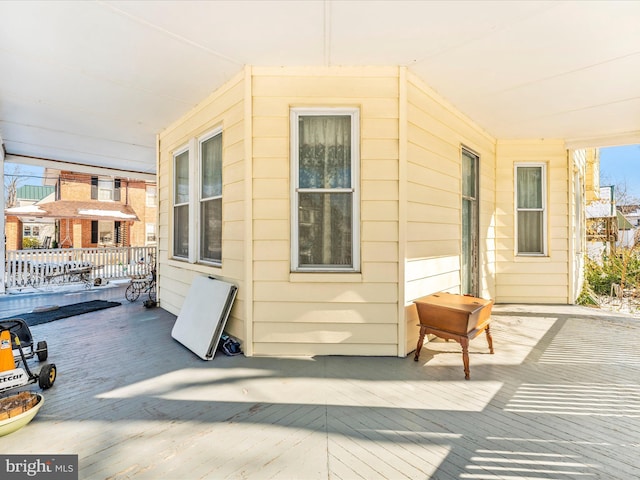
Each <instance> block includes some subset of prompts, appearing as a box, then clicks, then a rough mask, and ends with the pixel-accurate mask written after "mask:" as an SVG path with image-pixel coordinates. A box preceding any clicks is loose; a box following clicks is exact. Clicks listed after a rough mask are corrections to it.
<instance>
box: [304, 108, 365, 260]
mask: <svg viewBox="0 0 640 480" xmlns="http://www.w3.org/2000/svg"><path fill="white" fill-rule="evenodd" d="M359 123H360V115H359V111H358V109H354V108H294V109H292V110H291V180H292V181H291V186H292V192H291V210H292V211H291V218H292V225H291V239H292V241H291V244H292V249H291V268H292V270H293V271H298V272H304V271H351V272H353V271H358V270H359V269H360V249H359V244H360V241H359V238H360V232H359V224H360V221H359V217H360V215H359V204H360V200H359V168H358V166H359V164H360V154H359V143H360V125H359Z"/></svg>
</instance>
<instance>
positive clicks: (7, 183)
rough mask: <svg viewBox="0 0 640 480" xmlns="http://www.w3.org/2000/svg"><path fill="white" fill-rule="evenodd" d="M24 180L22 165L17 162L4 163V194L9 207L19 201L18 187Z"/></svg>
mask: <svg viewBox="0 0 640 480" xmlns="http://www.w3.org/2000/svg"><path fill="white" fill-rule="evenodd" d="M23 182H24V176H23V175H22V171H21V169H20V165H18V164H16V163H5V164H4V194H5V204H6V206H7V208H11V207H15V206H16V204H17V203H18V187H20V185H21V184H22V183H23Z"/></svg>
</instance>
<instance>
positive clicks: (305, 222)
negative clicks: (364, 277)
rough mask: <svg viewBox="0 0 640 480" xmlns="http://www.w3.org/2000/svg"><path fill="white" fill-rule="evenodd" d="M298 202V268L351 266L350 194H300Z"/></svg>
mask: <svg viewBox="0 0 640 480" xmlns="http://www.w3.org/2000/svg"><path fill="white" fill-rule="evenodd" d="M298 201H299V203H298V205H299V207H298V242H299V245H298V253H299V257H298V258H299V264H300V266H301V267H304V266H338V267H350V266H352V265H353V258H352V231H351V225H352V223H351V220H352V196H351V194H350V193H300V194H299V196H298Z"/></svg>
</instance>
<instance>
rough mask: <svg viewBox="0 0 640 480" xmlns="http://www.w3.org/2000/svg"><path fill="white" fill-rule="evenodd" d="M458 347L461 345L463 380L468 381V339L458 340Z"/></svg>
mask: <svg viewBox="0 0 640 480" xmlns="http://www.w3.org/2000/svg"><path fill="white" fill-rule="evenodd" d="M460 345H462V365H463V366H464V379H465V380H469V378H470V375H469V373H470V372H469V339H468V338H467V337H462V338H461V339H460Z"/></svg>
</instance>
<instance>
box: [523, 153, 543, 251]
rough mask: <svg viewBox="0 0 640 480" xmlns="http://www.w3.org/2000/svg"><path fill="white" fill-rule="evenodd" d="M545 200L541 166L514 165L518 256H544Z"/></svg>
mask: <svg viewBox="0 0 640 480" xmlns="http://www.w3.org/2000/svg"><path fill="white" fill-rule="evenodd" d="M545 197H546V185H545V168H544V165H541V164H537V165H536V164H522V165H517V166H516V211H517V248H518V250H517V253H518V255H544V254H545V250H546V245H545V238H546V231H545V224H546V201H545Z"/></svg>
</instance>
